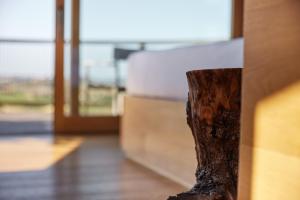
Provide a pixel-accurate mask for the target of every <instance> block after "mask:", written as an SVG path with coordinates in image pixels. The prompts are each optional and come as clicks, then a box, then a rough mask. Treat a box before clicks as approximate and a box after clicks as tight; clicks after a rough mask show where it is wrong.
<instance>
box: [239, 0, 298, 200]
mask: <svg viewBox="0 0 300 200" xmlns="http://www.w3.org/2000/svg"><path fill="white" fill-rule="evenodd" d="M244 37H245V64H244V71H243V95H242V96H243V97H242V124H241V125H242V136H241V148H240V170H239V173H240V174H239V199H240V200H250V199H251V200H282V199H288V200H299V199H300V1H299V0H246V1H245V21H244Z"/></svg>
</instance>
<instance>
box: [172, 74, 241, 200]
mask: <svg viewBox="0 0 300 200" xmlns="http://www.w3.org/2000/svg"><path fill="white" fill-rule="evenodd" d="M187 79H188V84H189V94H188V102H187V107H186V112H187V123H188V125H189V127H190V128H191V130H192V133H193V137H194V140H195V144H196V147H195V149H196V154H197V161H198V166H197V170H196V174H195V175H196V184H195V186H194V187H193V188H192V189H191V190H190V191H188V192H184V193H181V194H178V195H177V196H173V197H169V198H168V200H236V199H237V180H238V156H239V138H240V107H241V69H212V70H197V71H190V72H187Z"/></svg>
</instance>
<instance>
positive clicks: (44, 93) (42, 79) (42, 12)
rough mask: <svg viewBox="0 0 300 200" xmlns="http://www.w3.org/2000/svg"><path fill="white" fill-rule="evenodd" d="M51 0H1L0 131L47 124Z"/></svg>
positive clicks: (51, 66) (34, 129)
mask: <svg viewBox="0 0 300 200" xmlns="http://www.w3.org/2000/svg"><path fill="white" fill-rule="evenodd" d="M54 15H55V1H54V0H43V1H40V0H26V1H24V0H0V134H2V133H3V134H15V133H22V134H24V133H30V134H32V133H43V132H49V131H51V129H52V122H51V121H52V113H53V104H52V103H53V74H54V43H53V40H54V30H55V29H54V27H55V24H54Z"/></svg>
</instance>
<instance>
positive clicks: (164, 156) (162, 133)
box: [121, 96, 196, 187]
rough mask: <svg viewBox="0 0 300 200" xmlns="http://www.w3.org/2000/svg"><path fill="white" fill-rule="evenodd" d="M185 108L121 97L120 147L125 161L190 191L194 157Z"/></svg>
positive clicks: (148, 100) (137, 98) (192, 182)
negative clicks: (147, 169) (154, 172)
mask: <svg viewBox="0 0 300 200" xmlns="http://www.w3.org/2000/svg"><path fill="white" fill-rule="evenodd" d="M185 104H186V103H185V102H183V101H170V100H159V99H151V98H145V97H133V96H125V102H124V105H125V109H124V115H123V119H122V128H121V131H122V132H121V145H122V148H123V150H124V152H125V154H126V155H127V157H128V158H130V159H132V160H134V161H136V162H138V163H140V164H142V165H144V166H146V167H148V168H150V169H152V170H154V171H156V172H158V173H160V174H162V175H164V176H166V177H168V178H170V179H172V180H174V181H176V182H178V183H180V184H182V185H184V186H186V187H191V186H192V185H193V184H194V183H195V176H194V173H193V172H194V171H195V169H196V153H195V149H194V146H195V145H194V141H193V138H192V134H191V131H190V129H189V127H188V125H187V123H186V113H185ZM162 122H163V123H162Z"/></svg>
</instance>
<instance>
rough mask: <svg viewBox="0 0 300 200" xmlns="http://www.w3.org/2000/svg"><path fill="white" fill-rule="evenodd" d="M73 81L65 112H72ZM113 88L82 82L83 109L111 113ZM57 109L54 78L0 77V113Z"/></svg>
mask: <svg viewBox="0 0 300 200" xmlns="http://www.w3.org/2000/svg"><path fill="white" fill-rule="evenodd" d="M68 91H69V84H68V82H66V83H65V94H66V96H65V102H66V105H65V112H66V113H68V112H69V106H68V105H69V104H68V102H69V92H68ZM112 95H113V94H112V91H111V90H108V89H105V88H87V86H86V84H85V83H82V85H81V86H80V98H79V99H80V108H79V110H80V113H81V114H83V115H96V114H109V113H111V106H112ZM24 111H26V112H28V111H30V112H42V113H52V112H53V80H51V79H39V78H20V77H3V76H2V77H0V113H11V112H13V113H18V112H24Z"/></svg>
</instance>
